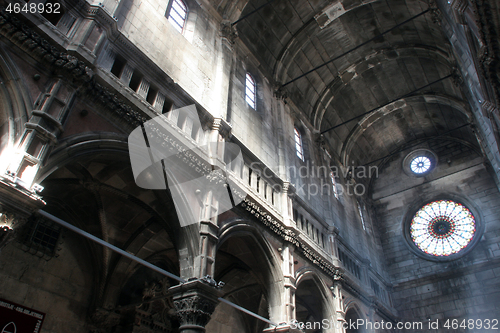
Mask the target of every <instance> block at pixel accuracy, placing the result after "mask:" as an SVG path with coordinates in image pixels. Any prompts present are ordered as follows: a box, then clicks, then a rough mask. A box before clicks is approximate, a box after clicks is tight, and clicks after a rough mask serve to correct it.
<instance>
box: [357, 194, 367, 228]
mask: <svg viewBox="0 0 500 333" xmlns="http://www.w3.org/2000/svg"><path fill="white" fill-rule="evenodd" d="M358 212H359V217H360V218H361V226H362V227H363V230H366V226H365V218H364V216H363V209H362V208H361V205H360V204H359V201H358Z"/></svg>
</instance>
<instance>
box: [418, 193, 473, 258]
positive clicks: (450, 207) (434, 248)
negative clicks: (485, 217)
mask: <svg viewBox="0 0 500 333" xmlns="http://www.w3.org/2000/svg"><path fill="white" fill-rule="evenodd" d="M475 232H476V220H475V218H474V216H473V215H472V213H471V211H470V210H469V209H468V208H466V207H465V206H464V205H462V204H460V203H457V202H454V201H451V200H439V201H434V202H431V203H429V204H426V205H425V206H423V207H422V208H420V209H419V210H418V211H417V213H416V214H415V215H414V216H413V219H412V221H411V224H410V236H411V239H412V241H413V242H414V243H415V245H416V246H417V247H418V248H419V249H420V250H421V251H423V252H424V253H426V254H429V255H431V256H435V257H447V256H450V255H453V254H455V253H458V252H460V251H462V250H463V249H465V248H466V247H467V246H468V245H469V244H470V242H471V241H472V239H473V238H474V234H475Z"/></svg>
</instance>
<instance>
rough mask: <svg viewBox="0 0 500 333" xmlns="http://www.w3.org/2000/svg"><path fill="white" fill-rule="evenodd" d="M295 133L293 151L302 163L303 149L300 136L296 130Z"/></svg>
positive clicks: (295, 129)
mask: <svg viewBox="0 0 500 333" xmlns="http://www.w3.org/2000/svg"><path fill="white" fill-rule="evenodd" d="M294 131H295V151H296V153H297V157H298V158H300V160H301V161H302V162H304V148H303V146H302V136H301V135H300V132H299V130H298V129H297V128H294Z"/></svg>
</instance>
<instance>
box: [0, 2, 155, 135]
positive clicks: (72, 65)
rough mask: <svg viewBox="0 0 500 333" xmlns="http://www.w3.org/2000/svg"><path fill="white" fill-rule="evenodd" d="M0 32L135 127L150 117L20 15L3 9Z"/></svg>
mask: <svg viewBox="0 0 500 333" xmlns="http://www.w3.org/2000/svg"><path fill="white" fill-rule="evenodd" d="M0 34H1V35H3V36H5V37H6V38H8V39H9V40H10V41H11V42H13V43H14V44H16V45H17V46H19V47H20V48H21V49H22V50H24V51H25V52H26V53H27V54H29V55H30V56H31V57H33V58H34V59H36V60H39V61H41V62H42V63H44V64H46V65H47V66H49V67H51V68H52V69H53V70H54V71H55V72H56V74H60V75H64V76H65V77H66V78H71V79H73V83H74V84H77V85H80V86H82V88H83V89H82V90H83V91H84V92H86V93H87V95H88V96H92V97H93V99H94V100H95V101H97V102H99V103H100V104H102V105H103V106H104V107H106V109H109V110H111V111H113V112H114V113H116V114H118V116H120V117H121V118H123V119H124V120H125V121H127V122H128V123H130V124H131V125H132V126H139V125H140V124H142V123H144V122H145V121H146V120H148V119H149V117H145V116H143V115H142V112H139V111H136V110H134V109H133V108H132V107H131V106H130V105H127V104H125V103H124V102H122V101H121V100H120V99H119V97H118V96H117V95H116V94H115V93H113V92H111V91H110V90H108V89H107V88H105V87H104V86H102V85H101V84H99V83H97V82H96V80H95V74H94V71H93V70H92V69H91V68H90V67H89V66H87V65H86V63H85V62H83V61H80V60H79V59H78V58H76V57H75V56H72V55H70V54H68V53H66V52H61V51H59V49H58V48H57V47H55V46H53V45H52V44H51V43H49V42H48V41H47V40H46V39H44V38H42V37H41V36H40V35H39V34H37V33H36V32H34V31H33V30H32V29H31V28H30V27H29V26H28V25H26V24H24V23H23V22H22V21H21V20H19V19H18V18H17V17H14V16H12V15H11V14H9V13H7V12H6V11H5V8H4V7H2V8H0Z"/></svg>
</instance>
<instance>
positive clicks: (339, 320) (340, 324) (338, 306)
mask: <svg viewBox="0 0 500 333" xmlns="http://www.w3.org/2000/svg"><path fill="white" fill-rule="evenodd" d="M332 293H333V302H332V303H333V305H334V308H335V314H334V318H335V320H336V322H335V333H345V328H344V323H345V313H344V300H343V299H342V274H341V273H340V271H338V273H337V274H336V275H335V277H334V280H333V286H332Z"/></svg>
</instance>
